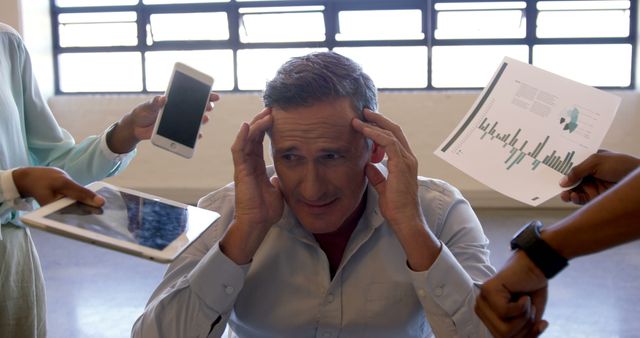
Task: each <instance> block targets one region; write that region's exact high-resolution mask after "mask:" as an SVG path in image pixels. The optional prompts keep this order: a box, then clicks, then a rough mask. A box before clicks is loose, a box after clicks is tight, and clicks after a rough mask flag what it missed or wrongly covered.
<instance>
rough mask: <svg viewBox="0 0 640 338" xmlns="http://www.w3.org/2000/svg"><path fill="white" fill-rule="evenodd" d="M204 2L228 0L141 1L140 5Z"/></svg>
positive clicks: (227, 0)
mask: <svg viewBox="0 0 640 338" xmlns="http://www.w3.org/2000/svg"><path fill="white" fill-rule="evenodd" d="M205 2H229V0H142V3H143V4H146V5H155V4H193V3H205Z"/></svg>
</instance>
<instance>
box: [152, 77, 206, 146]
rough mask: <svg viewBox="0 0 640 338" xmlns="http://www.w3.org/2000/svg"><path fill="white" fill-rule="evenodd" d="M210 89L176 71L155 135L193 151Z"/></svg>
mask: <svg viewBox="0 0 640 338" xmlns="http://www.w3.org/2000/svg"><path fill="white" fill-rule="evenodd" d="M210 90H211V87H210V86H208V85H207V84H205V83H202V82H200V81H198V80H196V79H194V78H192V77H190V76H188V75H186V74H184V73H181V72H179V71H176V72H175V74H174V75H173V81H172V82H171V88H170V89H169V93H168V96H167V103H166V105H165V107H164V109H163V112H162V118H161V120H160V122H159V124H158V130H157V132H156V133H157V134H158V135H161V136H164V137H166V138H168V139H171V140H173V141H175V142H177V143H180V144H183V145H185V146H187V147H189V148H194V147H195V144H196V140H197V139H198V131H199V129H200V124H201V123H202V114H203V112H204V109H205V107H206V102H208V100H206V99H204V98H208V97H209V91H210Z"/></svg>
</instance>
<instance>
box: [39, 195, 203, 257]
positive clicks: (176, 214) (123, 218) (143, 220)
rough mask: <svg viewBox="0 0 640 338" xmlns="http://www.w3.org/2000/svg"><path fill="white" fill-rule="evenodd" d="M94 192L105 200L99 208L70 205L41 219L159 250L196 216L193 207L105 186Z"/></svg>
mask: <svg viewBox="0 0 640 338" xmlns="http://www.w3.org/2000/svg"><path fill="white" fill-rule="evenodd" d="M96 193H97V194H99V195H100V196H102V197H104V199H105V204H104V206H103V207H102V208H95V207H91V206H88V205H85V204H82V203H78V202H74V203H73V204H70V205H69V206H67V207H64V208H62V209H60V210H57V211H54V212H52V213H50V214H48V215H46V216H45V218H48V219H51V220H55V221H58V222H61V223H65V224H68V225H73V226H76V227H79V228H82V229H86V230H90V231H93V232H97V233H100V234H103V235H106V236H109V237H113V238H117V239H121V240H124V241H128V242H132V243H137V244H140V245H143V246H146V247H150V248H153V249H156V250H163V249H164V248H165V247H166V246H167V245H169V244H170V243H171V242H173V241H174V240H175V239H176V238H178V237H179V236H180V235H181V234H182V233H183V232H184V231H185V229H187V228H188V227H189V223H194V219H193V218H195V217H198V216H199V213H198V210H195V209H197V208H193V207H187V208H184V207H179V206H174V205H170V204H167V203H163V202H160V201H158V200H154V199H150V198H145V197H140V196H136V195H132V194H129V193H127V192H124V191H118V190H114V189H111V188H109V187H102V188H100V189H99V190H97V191H96ZM207 224H209V223H207ZM187 230H188V229H187ZM187 232H188V231H187Z"/></svg>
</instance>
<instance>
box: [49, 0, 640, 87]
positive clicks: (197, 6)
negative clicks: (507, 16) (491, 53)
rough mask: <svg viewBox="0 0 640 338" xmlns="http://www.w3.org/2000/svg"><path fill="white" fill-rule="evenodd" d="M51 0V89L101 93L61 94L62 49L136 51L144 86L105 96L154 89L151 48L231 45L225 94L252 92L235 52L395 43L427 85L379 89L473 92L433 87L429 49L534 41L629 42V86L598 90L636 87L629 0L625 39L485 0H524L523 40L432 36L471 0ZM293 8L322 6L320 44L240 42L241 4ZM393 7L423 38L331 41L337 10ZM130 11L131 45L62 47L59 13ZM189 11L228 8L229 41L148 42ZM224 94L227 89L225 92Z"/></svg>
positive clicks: (530, 1)
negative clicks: (412, 49) (555, 32)
mask: <svg viewBox="0 0 640 338" xmlns="http://www.w3.org/2000/svg"><path fill="white" fill-rule="evenodd" d="M49 1H50V8H51V28H52V45H53V70H54V80H55V81H54V89H55V94H56V95H61V94H63V95H74V94H103V93H105V92H62V91H61V89H60V73H59V66H58V57H59V55H60V54H63V53H87V52H139V53H140V57H141V63H142V86H143V87H142V90H141V91H133V92H131V91H125V92H108V93H109V94H118V93H121V94H147V93H157V92H156V91H149V90H147V84H146V74H145V69H146V68H145V67H146V62H145V58H144V53H146V52H149V51H171V50H181V49H189V50H205V49H230V50H231V51H232V53H233V68H234V69H233V78H234V88H233V89H232V90H230V91H229V92H255V91H254V90H241V89H239V88H238V63H237V60H238V55H237V54H238V53H237V52H238V50H239V49H260V48H274V49H278V48H328V49H329V50H333V49H334V48H336V47H395V46H427V49H428V52H427V55H428V58H427V60H425V62H426V63H427V86H426V87H424V88H389V89H386V88H382V89H381V90H382V91H406V90H411V91H464V90H477V89H481V88H480V87H455V88H440V87H434V86H433V83H432V82H433V81H432V72H433V69H432V53H433V47H437V46H481V45H526V46H527V48H528V62H529V63H532V61H533V47H534V46H536V45H558V44H629V45H630V46H631V74H630V85H629V86H613V87H598V88H602V89H635V88H636V54H637V48H636V47H637V29H638V27H637V25H638V21H637V18H638V13H637V12H638V4H637V1H633V0H632V1H630V8H629V11H630V18H629V26H630V27H629V35H628V36H627V37H588V38H538V37H536V34H535V32H536V21H537V15H538V9H537V3H538V1H542V0H486V1H490V2H513V1H521V2H525V3H526V7H525V8H524V9H523V10H524V12H525V18H526V29H525V37H524V38H473V39H468V38H466V39H446V40H438V39H435V29H436V20H437V18H436V15H437V12H436V10H435V5H436V3H465V2H472V1H471V0H291V1H240V2H239V1H236V0H230V1H229V2H224V3H193V4H149V5H146V4H143V3H142V0H140V1H138V4H136V5H117V6H86V7H58V6H57V5H56V3H55V0H49ZM295 6H324V11H323V14H324V23H325V30H326V39H325V41H324V42H274V43H270V42H269V43H265V42H259V43H255V42H254V43H242V42H240V36H239V27H240V20H239V19H240V12H239V10H240V8H244V7H253V8H255V7H295ZM391 9H419V10H421V11H422V32H423V34H424V37H423V38H422V39H412V40H361V41H338V40H336V39H335V36H336V33H337V32H338V31H339V27H338V24H339V22H338V13H339V12H340V11H344V10H391ZM121 11H133V12H136V14H137V20H136V24H137V34H138V44H137V45H134V46H102V47H60V39H59V33H58V27H59V22H58V15H59V14H63V13H89V12H121ZM189 12H226V13H227V15H228V26H229V27H228V29H229V39H228V40H226V41H224V40H217V41H214V40H211V41H209V40H207V41H195V40H193V41H158V42H154V43H153V45H151V46H149V45H147V43H146V41H147V29H146V25H147V23H148V22H149V19H150V16H151V15H152V14H160V13H189ZM224 92H227V91H224Z"/></svg>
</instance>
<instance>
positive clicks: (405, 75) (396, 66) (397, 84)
mask: <svg viewBox="0 0 640 338" xmlns="http://www.w3.org/2000/svg"><path fill="white" fill-rule="evenodd" d="M334 51H336V52H337V53H340V54H342V55H344V56H347V57H349V58H351V59H353V60H354V61H356V62H358V63H359V64H360V65H361V66H362V68H363V69H364V71H365V72H366V73H367V74H369V76H371V78H372V79H373V81H374V83H375V84H376V86H377V87H378V88H425V87H427V68H428V65H427V60H428V57H427V56H428V49H427V47H422V46H417V47H354V48H335V49H334Z"/></svg>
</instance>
